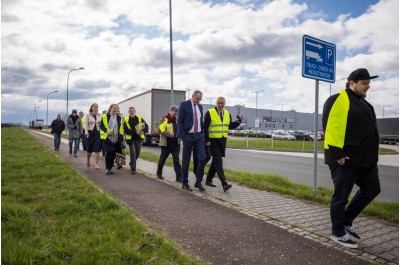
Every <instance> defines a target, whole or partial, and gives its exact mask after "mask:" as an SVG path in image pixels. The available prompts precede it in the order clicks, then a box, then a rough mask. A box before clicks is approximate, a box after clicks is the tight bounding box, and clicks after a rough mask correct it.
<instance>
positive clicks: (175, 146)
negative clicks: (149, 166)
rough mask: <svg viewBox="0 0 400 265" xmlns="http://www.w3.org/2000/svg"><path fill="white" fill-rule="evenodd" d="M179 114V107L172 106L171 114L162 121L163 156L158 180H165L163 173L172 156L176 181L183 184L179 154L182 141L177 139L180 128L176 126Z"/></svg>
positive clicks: (161, 141)
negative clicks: (169, 157)
mask: <svg viewBox="0 0 400 265" xmlns="http://www.w3.org/2000/svg"><path fill="white" fill-rule="evenodd" d="M177 114H178V107H177V106H175V105H172V106H171V107H170V108H169V112H168V113H167V114H165V115H164V116H163V117H162V118H161V119H160V126H159V129H160V143H159V146H161V155H160V159H159V160H158V166H157V178H159V179H164V177H163V175H162V171H163V168H164V164H165V161H166V160H167V158H168V156H169V155H170V154H172V159H173V161H174V171H175V181H177V182H182V177H181V174H182V172H181V171H182V167H181V164H180V163H179V152H180V151H181V145H180V140H179V139H178V138H177V137H176V133H177V131H178V127H177V125H176V117H177Z"/></svg>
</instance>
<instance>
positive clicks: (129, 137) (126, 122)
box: [125, 115, 144, 140]
mask: <svg viewBox="0 0 400 265" xmlns="http://www.w3.org/2000/svg"><path fill="white" fill-rule="evenodd" d="M136 117H138V121H139V123H141V122H142V117H140V116H139V115H136ZM125 124H126V126H127V127H128V129H129V130H130V129H131V126H130V125H129V116H127V117H125ZM140 138H142V139H144V134H141V135H140ZM125 139H126V140H130V139H132V135H129V134H126V135H125Z"/></svg>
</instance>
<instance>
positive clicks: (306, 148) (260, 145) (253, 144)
mask: <svg viewBox="0 0 400 265" xmlns="http://www.w3.org/2000/svg"><path fill="white" fill-rule="evenodd" d="M227 146H228V147H235V148H252V149H263V150H272V151H273V150H275V151H276V150H279V151H298V152H314V141H284V140H273V141H272V140H271V139H251V140H248V141H247V140H236V139H229V141H228V142H227ZM323 151H324V141H318V152H323ZM379 153H381V154H382V153H396V151H395V150H392V149H386V148H379Z"/></svg>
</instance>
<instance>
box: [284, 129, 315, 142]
mask: <svg viewBox="0 0 400 265" xmlns="http://www.w3.org/2000/svg"><path fill="white" fill-rule="evenodd" d="M288 133H290V134H291V135H293V136H294V137H296V140H304V141H309V140H311V138H310V135H309V134H305V133H303V132H301V131H290V132H288Z"/></svg>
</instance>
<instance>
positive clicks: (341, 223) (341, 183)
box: [322, 68, 381, 248]
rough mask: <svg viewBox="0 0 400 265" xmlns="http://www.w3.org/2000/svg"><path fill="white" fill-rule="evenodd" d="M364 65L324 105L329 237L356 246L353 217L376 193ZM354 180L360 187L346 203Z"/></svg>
mask: <svg viewBox="0 0 400 265" xmlns="http://www.w3.org/2000/svg"><path fill="white" fill-rule="evenodd" d="M377 77H378V76H370V75H369V73H368V71H367V69H364V68H360V69H357V70H355V71H353V72H352V73H351V74H350V76H349V77H348V78H347V81H348V82H347V83H346V89H345V90H342V91H340V92H339V93H338V94H335V95H332V96H331V97H329V98H328V99H327V101H326V102H325V105H324V110H323V115H322V116H323V117H322V125H323V127H324V131H325V143H324V148H325V151H324V154H325V164H327V165H328V166H329V169H330V170H331V177H332V180H333V184H334V193H333V195H332V201H331V204H330V210H331V221H332V240H333V241H335V242H337V243H339V244H340V245H342V246H345V247H349V248H357V247H358V245H357V243H356V242H354V241H353V240H351V239H350V236H352V237H353V238H356V239H360V237H359V235H358V234H357V233H356V231H355V228H354V226H353V221H354V219H355V218H356V217H357V216H358V215H359V214H360V213H361V211H362V210H363V209H364V208H365V207H366V206H367V205H368V204H369V203H370V202H371V201H372V200H373V199H374V198H375V197H376V196H377V195H378V194H379V193H380V190H381V189H380V183H379V176H378V166H377V163H378V150H379V135H378V128H377V125H376V116H375V112H374V108H373V107H372V105H371V104H369V103H368V102H367V101H366V100H365V98H366V96H367V91H368V89H369V88H370V79H374V78H377ZM354 184H357V186H359V187H360V189H359V191H358V192H357V193H356V194H355V196H354V197H353V199H352V200H351V202H350V203H349V204H348V206H347V207H346V204H347V202H348V197H349V195H350V192H351V191H352V189H353V186H354Z"/></svg>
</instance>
